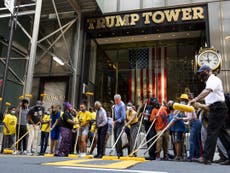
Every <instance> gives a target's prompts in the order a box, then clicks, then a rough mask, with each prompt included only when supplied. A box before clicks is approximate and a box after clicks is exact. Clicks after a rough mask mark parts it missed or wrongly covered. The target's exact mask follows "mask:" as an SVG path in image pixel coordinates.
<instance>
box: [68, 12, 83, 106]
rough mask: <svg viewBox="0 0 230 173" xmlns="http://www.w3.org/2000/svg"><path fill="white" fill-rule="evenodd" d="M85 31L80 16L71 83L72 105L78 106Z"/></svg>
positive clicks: (75, 35)
mask: <svg viewBox="0 0 230 173" xmlns="http://www.w3.org/2000/svg"><path fill="white" fill-rule="evenodd" d="M82 36H83V29H82V25H81V16H78V21H77V26H76V32H75V34H74V44H73V48H72V57H73V77H72V83H71V98H70V99H71V103H72V104H73V105H74V106H76V104H77V102H78V97H80V93H79V88H80V75H81V55H82V42H83V37H82Z"/></svg>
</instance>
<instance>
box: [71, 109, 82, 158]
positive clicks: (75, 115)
mask: <svg viewBox="0 0 230 173" xmlns="http://www.w3.org/2000/svg"><path fill="white" fill-rule="evenodd" d="M72 114H73V116H74V118H73V121H74V122H76V124H74V125H73V129H72V142H71V150H70V153H71V154H76V153H79V145H78V143H77V145H76V148H74V147H75V144H76V142H77V140H78V139H77V133H78V131H79V130H78V129H79V128H80V125H79V120H78V117H77V114H78V111H77V110H75V109H74V110H73V111H72ZM75 152H76V153H75Z"/></svg>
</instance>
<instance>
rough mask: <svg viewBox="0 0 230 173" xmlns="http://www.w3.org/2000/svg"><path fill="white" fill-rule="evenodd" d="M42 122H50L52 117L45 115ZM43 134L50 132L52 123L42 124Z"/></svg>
mask: <svg viewBox="0 0 230 173" xmlns="http://www.w3.org/2000/svg"><path fill="white" fill-rule="evenodd" d="M42 121H50V115H47V114H45V115H44V117H43V118H42ZM41 131H42V132H50V123H45V124H42V126H41Z"/></svg>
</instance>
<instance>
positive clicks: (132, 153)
mask: <svg viewBox="0 0 230 173" xmlns="http://www.w3.org/2000/svg"><path fill="white" fill-rule="evenodd" d="M163 107H164V106H163V105H162V106H161V107H160V109H159V111H158V112H157V115H156V116H155V118H154V120H153V121H152V123H151V125H150V127H149V129H148V131H147V132H146V134H145V137H144V138H143V140H142V141H141V143H140V145H139V146H141V145H142V144H143V142H144V141H145V138H146V137H147V135H148V134H149V132H150V130H151V129H152V127H153V125H154V123H155V121H156V119H157V117H158V116H159V113H160V111H161V109H163ZM139 146H138V148H137V149H136V150H134V151H132V152H131V153H130V154H129V156H133V155H134V154H135V153H137V152H138V151H139V150H140V147H139Z"/></svg>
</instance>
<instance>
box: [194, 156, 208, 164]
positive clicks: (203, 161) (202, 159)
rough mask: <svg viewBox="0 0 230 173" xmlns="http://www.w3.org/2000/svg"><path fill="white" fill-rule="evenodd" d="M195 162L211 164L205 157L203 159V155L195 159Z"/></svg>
mask: <svg viewBox="0 0 230 173" xmlns="http://www.w3.org/2000/svg"><path fill="white" fill-rule="evenodd" d="M197 162H198V163H203V164H205V165H211V161H210V160H207V159H205V158H203V157H200V158H199V159H197Z"/></svg>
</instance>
